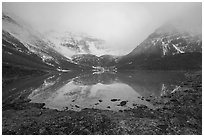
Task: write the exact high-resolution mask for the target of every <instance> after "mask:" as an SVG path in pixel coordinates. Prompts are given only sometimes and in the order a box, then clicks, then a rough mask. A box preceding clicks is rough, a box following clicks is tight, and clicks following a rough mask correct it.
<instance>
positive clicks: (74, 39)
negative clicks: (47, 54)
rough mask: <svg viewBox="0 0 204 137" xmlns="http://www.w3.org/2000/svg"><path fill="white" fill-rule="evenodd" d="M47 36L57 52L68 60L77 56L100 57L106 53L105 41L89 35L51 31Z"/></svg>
mask: <svg viewBox="0 0 204 137" xmlns="http://www.w3.org/2000/svg"><path fill="white" fill-rule="evenodd" d="M45 36H46V38H47V40H48V41H49V42H50V43H52V44H51V45H52V46H53V48H54V49H55V50H56V51H58V52H60V53H61V54H63V55H65V56H66V57H68V58H70V57H71V56H73V55H76V54H93V55H97V56H99V55H102V54H104V52H105V47H104V46H103V45H104V43H105V41H104V40H101V39H98V38H94V37H93V36H89V35H87V34H81V33H74V32H68V31H66V32H56V31H49V32H46V33H45Z"/></svg>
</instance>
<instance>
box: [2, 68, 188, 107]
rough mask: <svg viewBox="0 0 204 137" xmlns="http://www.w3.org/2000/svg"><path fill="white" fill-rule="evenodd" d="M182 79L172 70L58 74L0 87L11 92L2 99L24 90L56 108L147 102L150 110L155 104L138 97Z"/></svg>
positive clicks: (157, 92) (174, 85)
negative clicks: (5, 87) (6, 87)
mask: <svg viewBox="0 0 204 137" xmlns="http://www.w3.org/2000/svg"><path fill="white" fill-rule="evenodd" d="M184 80H185V75H184V72H173V71H170V72H168V71H135V72H123V73H120V72H118V73H101V74H92V73H84V74H75V73H59V74H52V75H47V76H42V77H41V78H33V79H32V80H30V82H29V81H28V80H27V82H26V83H22V82H20V81H18V82H19V83H20V84H19V83H18V84H13V85H11V86H9V87H10V89H3V91H5V90H8V91H10V92H6V91H5V92H3V98H4V99H6V98H7V99H8V98H11V96H12V94H17V93H18V94H21V93H22V91H26V93H27V94H28V93H29V94H28V98H29V99H31V102H33V103H45V107H46V108H51V109H58V110H75V111H79V110H81V109H83V108H97V109H107V110H115V111H117V110H124V109H128V108H133V107H134V106H135V105H146V106H148V107H150V108H152V109H153V108H154V106H153V105H152V104H151V103H150V102H147V101H145V100H142V99H141V97H148V96H160V95H162V94H163V93H164V92H172V91H174V90H175V89H177V88H178V87H179V84H180V83H181V82H182V81H184ZM11 91H12V92H11ZM13 96H16V95H13ZM3 101H4V100H3ZM7 101H8V100H7Z"/></svg>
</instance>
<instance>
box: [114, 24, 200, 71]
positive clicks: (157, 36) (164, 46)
mask: <svg viewBox="0 0 204 137" xmlns="http://www.w3.org/2000/svg"><path fill="white" fill-rule="evenodd" d="M201 52H202V35H201V33H195V32H192V31H187V30H183V29H179V28H176V27H175V26H174V25H172V24H165V25H163V26H161V27H160V28H158V29H156V30H155V31H154V32H153V33H152V34H150V35H149V36H148V37H147V39H145V40H144V41H143V42H142V43H141V44H139V45H138V46H137V47H136V48H135V49H134V50H133V51H132V52H130V53H129V54H128V55H125V56H123V57H121V58H120V60H119V63H118V64H117V66H119V67H122V68H127V67H129V68H140V69H141V68H142V69H156V68H158V69H164V67H165V69H173V68H174V69H176V66H178V67H180V68H182V69H183V68H184V69H185V67H186V68H188V67H187V64H185V63H187V62H188V63H189V64H188V65H192V64H193V63H195V61H198V62H199V61H200V60H201V58H200V56H201ZM191 54H193V55H192V56H191ZM195 54H196V55H195ZM198 56H199V57H198ZM193 57H195V58H196V59H195V60H194V61H192V62H189V61H190V60H193V59H194V58H193ZM184 58H185V59H187V58H191V59H190V60H189V59H187V61H184ZM168 61H171V62H168ZM173 62H175V63H173ZM178 62H179V63H178ZM198 62H196V63H198ZM165 64H166V65H165ZM182 64H183V66H182ZM184 64H185V65H184ZM173 66H174V67H173ZM198 66H199V67H200V65H198ZM198 66H196V64H195V67H198ZM171 67H173V68H171ZM189 67H190V66H189Z"/></svg>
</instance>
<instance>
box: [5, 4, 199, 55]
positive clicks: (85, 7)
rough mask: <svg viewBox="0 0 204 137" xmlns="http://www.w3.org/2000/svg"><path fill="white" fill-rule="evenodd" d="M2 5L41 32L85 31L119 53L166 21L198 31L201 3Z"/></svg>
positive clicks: (132, 45) (135, 43)
mask: <svg viewBox="0 0 204 137" xmlns="http://www.w3.org/2000/svg"><path fill="white" fill-rule="evenodd" d="M2 8H3V11H7V12H13V13H15V14H16V15H17V16H19V17H21V18H22V19H24V20H25V21H27V22H28V23H29V24H31V25H32V26H33V27H34V28H35V29H37V30H38V31H40V32H42V33H45V32H47V31H50V30H54V31H74V32H82V33H87V34H89V35H92V36H94V37H98V38H101V39H104V40H105V41H106V46H107V47H108V48H110V49H111V50H114V51H116V52H118V53H119V54H126V53H128V52H130V51H131V50H133V49H134V48H135V47H136V46H137V45H138V44H139V43H140V42H142V41H143V40H144V39H145V38H146V37H147V36H148V35H149V34H150V33H152V32H153V31H154V30H155V29H156V28H158V27H159V26H161V25H162V24H164V23H166V22H169V21H171V22H175V23H176V22H177V24H179V25H180V26H181V27H184V28H194V27H196V28H197V30H200V31H201V25H202V3H178V2H176V3H3V6H2ZM180 26H179V27H180Z"/></svg>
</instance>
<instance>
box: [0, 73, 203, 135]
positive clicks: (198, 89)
mask: <svg viewBox="0 0 204 137" xmlns="http://www.w3.org/2000/svg"><path fill="white" fill-rule="evenodd" d="M186 76H187V78H188V80H187V81H185V82H183V83H182V85H181V86H180V87H178V88H177V90H175V91H171V92H165V93H162V95H161V96H160V97H151V96H150V97H148V98H144V97H142V99H145V100H146V101H148V102H151V103H152V104H153V105H155V106H156V109H154V110H152V109H150V108H147V107H146V106H138V105H137V104H135V108H133V109H130V110H124V111H122V110H121V111H118V112H116V111H111V110H97V109H83V110H82V111H80V112H75V111H57V110H51V109H46V108H44V107H43V106H44V104H35V103H29V101H30V100H27V99H26V97H21V98H19V99H18V100H16V101H13V102H12V103H9V104H3V108H2V134H3V135H13V134H25V135H35V134H36V135H38V134H41V135H58V134H60V135H63V134H68V135H75V134H76V135H81V134H95V135H98V134H103V135H105V134H108V135H113V134H116V135H117V134H120V135H121V134H122V135H125V134H134V135H152V134H157V135H201V134H202V72H201V71H197V72H189V73H186Z"/></svg>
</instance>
